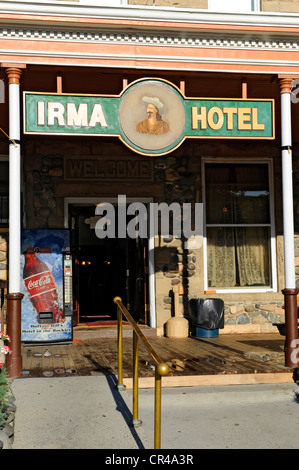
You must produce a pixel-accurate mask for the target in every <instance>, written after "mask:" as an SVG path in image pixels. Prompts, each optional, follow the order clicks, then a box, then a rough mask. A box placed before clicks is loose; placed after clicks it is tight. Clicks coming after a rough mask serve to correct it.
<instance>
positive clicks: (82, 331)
mask: <svg viewBox="0 0 299 470" xmlns="http://www.w3.org/2000/svg"><path fill="white" fill-rule="evenodd" d="M138 326H139V328H140V329H141V331H142V333H143V334H144V336H146V337H156V336H157V330H156V328H151V327H149V326H147V325H138ZM132 336H133V330H132V328H131V326H128V325H123V338H131V337H132ZM99 338H117V326H104V327H101V326H100V327H99V326H80V325H78V326H75V327H74V329H73V339H74V340H87V339H99Z"/></svg>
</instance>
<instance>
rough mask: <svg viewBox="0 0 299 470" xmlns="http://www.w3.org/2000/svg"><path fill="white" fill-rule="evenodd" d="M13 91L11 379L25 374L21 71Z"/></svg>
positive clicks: (11, 74)
mask: <svg viewBox="0 0 299 470" xmlns="http://www.w3.org/2000/svg"><path fill="white" fill-rule="evenodd" d="M6 74H7V78H8V88H9V138H10V142H9V245H8V247H9V258H8V261H9V265H8V294H7V295H6V298H7V333H8V335H9V336H10V338H11V345H10V347H11V350H12V354H11V355H9V356H7V360H6V369H7V373H8V376H9V377H11V378H16V377H19V376H20V375H21V373H22V357H21V302H22V298H23V294H21V293H20V287H21V148H20V124H21V118H20V77H21V74H22V70H21V68H18V67H15V66H13V65H11V66H10V65H8V66H7V68H6Z"/></svg>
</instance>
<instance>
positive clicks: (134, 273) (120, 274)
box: [69, 205, 148, 325]
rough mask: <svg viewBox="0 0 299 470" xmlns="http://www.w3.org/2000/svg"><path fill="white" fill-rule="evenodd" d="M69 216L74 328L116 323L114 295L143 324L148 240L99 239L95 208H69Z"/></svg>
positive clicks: (145, 307)
mask: <svg viewBox="0 0 299 470" xmlns="http://www.w3.org/2000/svg"><path fill="white" fill-rule="evenodd" d="M116 212H117V211H116ZM69 213H70V227H71V249H72V254H73V261H74V262H73V271H74V276H73V278H74V325H76V324H78V323H88V324H92V323H93V324H95V322H104V321H111V320H116V316H117V311H116V306H115V304H114V303H113V298H114V297H115V296H120V297H121V298H122V301H123V304H124V305H125V306H127V308H128V309H129V311H130V313H131V315H132V316H133V318H134V319H135V321H138V322H141V323H146V321H147V318H146V317H147V315H146V311H147V303H148V302H147V288H148V282H147V240H146V239H143V240H142V239H139V238H138V239H130V238H128V237H127V238H104V239H99V238H98V237H97V236H96V233H95V228H94V227H95V219H94V217H95V207H94V206H91V205H89V206H82V205H81V206H79V205H74V206H70V211H69ZM116 217H117V213H116Z"/></svg>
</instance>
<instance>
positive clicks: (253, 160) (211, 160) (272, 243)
mask: <svg viewBox="0 0 299 470" xmlns="http://www.w3.org/2000/svg"><path fill="white" fill-rule="evenodd" d="M206 163H214V164H218V163H219V164H220V163H228V164H229V163H252V164H267V165H268V179H269V192H270V200H269V201H270V237H271V240H270V250H271V276H272V287H264V288H256V287H251V288H243V287H240V288H238V287H236V288H224V287H222V288H214V287H209V286H208V261H207V227H206V180H205V165H206ZM201 174H202V181H203V184H202V201H203V207H204V214H203V217H204V223H203V264H204V291H206V292H209V291H213V292H216V294H230V293H232V294H237V293H238V294H239V293H240V294H245V293H250V292H251V293H255V292H256V293H266V292H277V266H276V233H275V213H274V181H273V162H272V160H271V159H270V158H263V159H260V158H250V159H248V158H246V159H242V160H241V161H240V158H225V159H224V158H212V157H210V158H209V157H205V158H203V159H202V162H201ZM258 225H259V226H261V225H262V224H258ZM209 226H212V224H209ZM267 226H269V225H268V224H267Z"/></svg>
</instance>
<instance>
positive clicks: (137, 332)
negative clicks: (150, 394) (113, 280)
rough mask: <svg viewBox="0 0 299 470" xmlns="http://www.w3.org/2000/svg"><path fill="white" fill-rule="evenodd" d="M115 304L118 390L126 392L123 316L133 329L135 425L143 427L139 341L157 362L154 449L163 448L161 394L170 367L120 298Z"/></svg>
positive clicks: (114, 300) (117, 298) (115, 299)
mask: <svg viewBox="0 0 299 470" xmlns="http://www.w3.org/2000/svg"><path fill="white" fill-rule="evenodd" d="M113 302H114V303H115V304H116V305H117V307H118V308H117V347H118V389H119V390H125V388H126V386H125V385H124V384H123V343H122V339H123V336H122V316H123V315H124V316H125V318H126V319H127V320H128V322H129V323H130V325H131V326H132V328H133V425H134V426H135V427H137V426H140V425H141V423H142V422H141V421H140V420H139V419H138V352H139V339H141V341H142V342H143V344H144V346H145V347H146V349H147V351H148V352H149V353H150V355H151V356H152V358H153V359H154V361H155V413H154V448H155V449H160V448H161V392H162V380H161V379H162V376H163V375H167V374H168V372H169V367H168V365H167V364H166V363H164V362H162V360H161V359H160V357H159V356H158V354H157V353H156V351H155V350H154V348H153V347H152V346H151V344H150V343H149V342H148V340H147V338H146V337H145V336H144V334H143V333H142V331H141V329H140V328H139V326H138V325H137V324H136V322H135V321H134V319H133V318H132V316H131V315H130V313H129V312H128V310H127V309H126V308H125V306H124V305H123V303H122V299H121V298H120V297H114V299H113Z"/></svg>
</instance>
